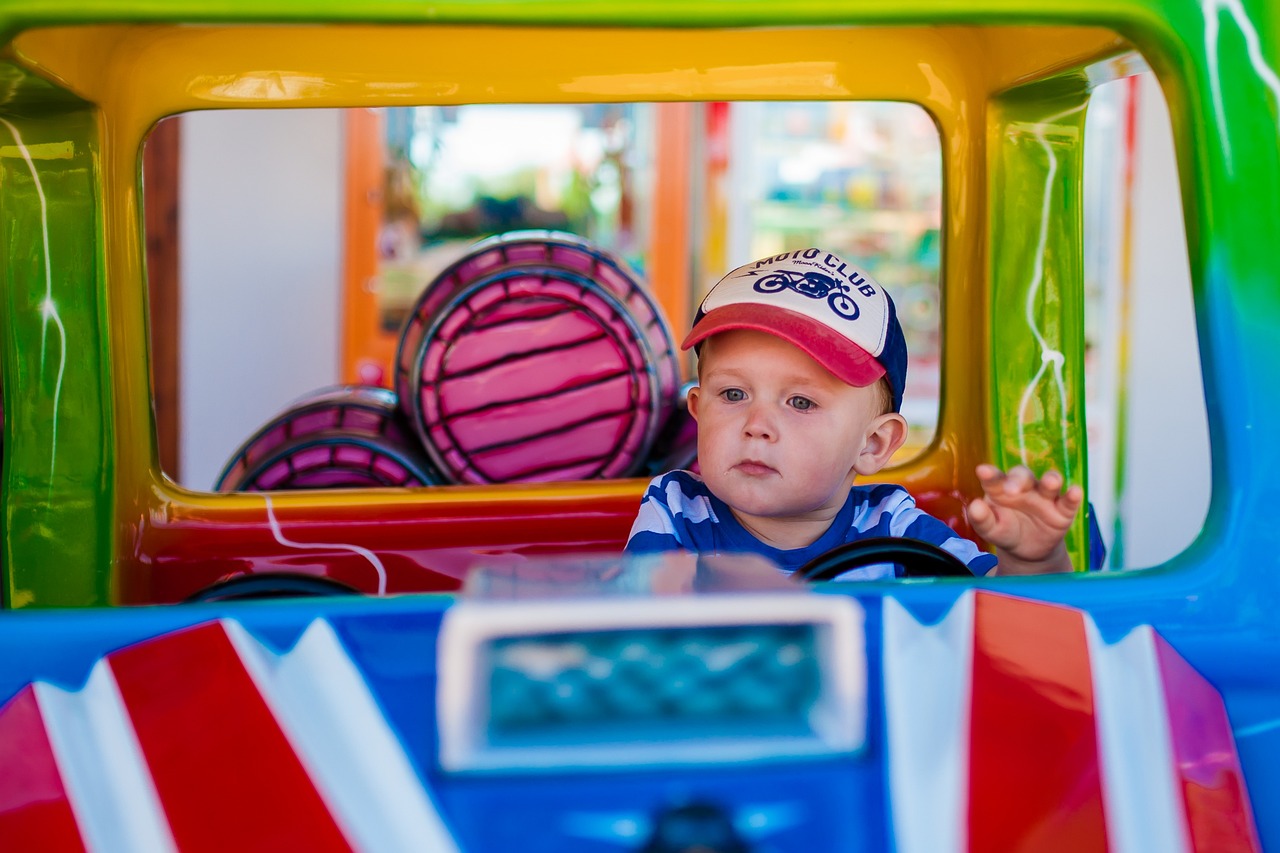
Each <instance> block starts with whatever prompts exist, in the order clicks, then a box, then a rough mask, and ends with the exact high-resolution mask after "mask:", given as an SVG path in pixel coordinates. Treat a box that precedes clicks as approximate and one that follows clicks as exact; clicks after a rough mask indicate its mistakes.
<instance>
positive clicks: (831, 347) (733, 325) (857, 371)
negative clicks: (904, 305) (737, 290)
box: [680, 302, 885, 388]
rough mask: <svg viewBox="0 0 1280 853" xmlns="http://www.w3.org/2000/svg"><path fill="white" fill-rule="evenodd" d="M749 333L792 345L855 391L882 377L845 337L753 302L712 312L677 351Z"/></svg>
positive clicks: (867, 355) (792, 313)
mask: <svg viewBox="0 0 1280 853" xmlns="http://www.w3.org/2000/svg"><path fill="white" fill-rule="evenodd" d="M730 329H753V330H755V331H757V332H765V333H767V334H770V335H774V336H776V337H779V338H782V339H783V340H784V341H787V342H788V343H791V344H795V345H796V346H798V347H799V348H800V349H802V350H804V352H806V353H808V355H809V357H810V358H812V359H813V360H814V361H816V362H818V364H821V365H822V366H823V367H825V368H826V369H827V370H829V371H831V372H832V373H833V374H834V375H835V376H836V378H837V379H840V380H842V381H843V382H846V383H848V384H849V385H853V386H855V387H858V388H863V387H866V386H867V385H874V384H875V383H876V382H877V381H879V379H880V378H881V377H882V376H884V375H885V370H884V366H883V365H882V364H880V362H878V361H876V359H875V358H874V357H873V356H872V355H871V354H870V353H868V352H867V351H866V350H864V349H863V348H862V347H860V346H858V345H857V344H855V343H853V342H852V341H850V340H849V339H848V338H847V337H845V336H844V335H842V334H840V333H839V332H837V331H836V330H835V329H833V328H831V327H830V326H829V325H827V324H826V323H821V322H819V321H817V320H814V319H813V318H811V317H806V316H805V315H803V314H798V313H796V312H795V311H788V310H787V309H786V308H778V307H776V306H772V305H761V304H759V303H753V302H738V303H734V304H732V305H724V306H722V307H720V308H714V309H712V310H711V311H708V312H707V313H706V314H705V315H703V317H702V319H700V320H698V322H697V323H695V324H694V326H693V328H692V329H690V330H689V334H688V336H687V337H686V338H685V339H684V343H682V344H681V345H680V348H681V349H686V350H687V349H689V348H690V347H692V346H695V345H697V344H699V343H701V342H702V341H704V340H706V339H707V338H709V337H711V336H712V335H714V334H716V333H717V332H727V331H729V330H730Z"/></svg>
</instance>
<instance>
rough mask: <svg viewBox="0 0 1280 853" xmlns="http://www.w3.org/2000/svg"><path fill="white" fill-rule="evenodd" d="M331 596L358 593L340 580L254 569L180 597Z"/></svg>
mask: <svg viewBox="0 0 1280 853" xmlns="http://www.w3.org/2000/svg"><path fill="white" fill-rule="evenodd" d="M335 595H362V593H361V592H360V590H358V589H356V588H355V587H353V586H348V585H347V584H345V583H342V582H341V581H336V580H334V579H333V578H327V577H323V576H318V575H303V574H298V573H296V572H254V573H252V574H247V575H237V576H235V577H233V578H227V579H226V580H221V581H218V582H217V583H214V584H210V585H209V586H207V587H205V588H204V589H202V590H199V591H197V592H194V593H192V594H191V595H189V596H187V597H186V598H185V599H183V602H184V603H187V604H196V603H209V602H214V601H243V600H246V599H253V598H320V597H328V596H335Z"/></svg>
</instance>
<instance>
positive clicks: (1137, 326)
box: [1108, 74, 1211, 567]
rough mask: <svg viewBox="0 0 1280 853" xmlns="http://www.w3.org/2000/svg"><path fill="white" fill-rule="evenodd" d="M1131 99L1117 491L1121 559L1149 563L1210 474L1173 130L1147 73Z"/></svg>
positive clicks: (1180, 528) (1181, 525)
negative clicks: (1129, 257) (1128, 260)
mask: <svg viewBox="0 0 1280 853" xmlns="http://www.w3.org/2000/svg"><path fill="white" fill-rule="evenodd" d="M1138 109H1139V114H1138V131H1139V132H1138V136H1137V145H1138V148H1137V155H1136V158H1135V161H1136V171H1135V175H1134V199H1133V205H1134V230H1133V291H1132V294H1133V316H1132V324H1131V325H1130V328H1129V344H1130V348H1129V351H1130V363H1129V374H1128V377H1127V378H1126V379H1125V382H1126V386H1127V388H1126V390H1127V405H1128V415H1129V424H1128V430H1127V434H1126V436H1125V443H1126V447H1127V451H1126V458H1125V465H1126V485H1125V488H1124V489H1123V491H1122V492H1121V493H1120V494H1119V495H1118V496H1117V497H1118V500H1119V506H1120V511H1121V513H1122V515H1123V517H1124V519H1125V523H1124V543H1123V544H1124V562H1125V565H1126V566H1128V567H1144V566H1152V565H1155V564H1157V563H1160V562H1162V561H1164V560H1166V559H1168V558H1169V557H1172V556H1174V555H1175V554H1177V553H1178V552H1180V551H1181V550H1183V549H1184V548H1186V547H1187V546H1188V545H1190V544H1191V541H1192V540H1193V539H1194V538H1195V537H1196V535H1197V534H1198V533H1199V532H1200V528H1201V527H1203V525H1204V518H1205V515H1206V513H1207V512H1208V507H1209V488H1210V482H1211V480H1210V460H1209V429H1208V423H1207V421H1206V416H1205V403H1204V387H1203V383H1202V382H1201V378H1200V354H1199V349H1198V347H1197V346H1196V330H1195V322H1194V313H1193V306H1192V301H1191V280H1190V274H1189V263H1188V260H1187V239H1186V233H1185V229H1184V227H1183V221H1182V200H1181V197H1180V196H1179V185H1178V171H1177V164H1176V162H1175V160H1174V150H1173V135H1172V131H1171V130H1170V125H1169V113H1168V109H1167V107H1166V106H1165V102H1164V98H1163V96H1162V95H1161V93H1160V90H1159V87H1158V86H1157V84H1156V83H1155V81H1154V78H1153V77H1152V76H1151V75H1149V74H1147V75H1143V77H1142V80H1141V84H1140V88H1139V91H1138ZM1184 153H1185V154H1187V156H1191V154H1192V152H1184ZM1109 535H1110V534H1109V532H1108V538H1109Z"/></svg>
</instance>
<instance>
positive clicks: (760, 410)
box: [742, 403, 778, 441]
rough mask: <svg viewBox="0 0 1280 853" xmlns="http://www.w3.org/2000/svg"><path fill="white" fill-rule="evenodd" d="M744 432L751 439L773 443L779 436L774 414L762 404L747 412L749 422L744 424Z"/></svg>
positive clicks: (757, 404) (755, 405)
mask: <svg viewBox="0 0 1280 853" xmlns="http://www.w3.org/2000/svg"><path fill="white" fill-rule="evenodd" d="M742 431H743V432H744V433H745V434H746V435H747V436H748V437H749V438H760V439H764V440H765V441H772V440H773V439H775V438H776V437H777V434H778V431H777V426H776V424H775V423H774V419H773V417H772V413H771V412H770V411H769V409H768V407H767V406H765V405H762V404H760V403H756V404H754V405H752V406H751V408H749V409H748V410H747V420H746V422H745V423H744V424H743V427H742Z"/></svg>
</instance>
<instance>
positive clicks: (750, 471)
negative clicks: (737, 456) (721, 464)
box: [733, 459, 778, 477]
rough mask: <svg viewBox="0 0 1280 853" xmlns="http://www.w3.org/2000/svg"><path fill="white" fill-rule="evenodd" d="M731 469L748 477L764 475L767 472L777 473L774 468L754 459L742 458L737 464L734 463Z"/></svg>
mask: <svg viewBox="0 0 1280 853" xmlns="http://www.w3.org/2000/svg"><path fill="white" fill-rule="evenodd" d="M733 470H735V471H737V472H738V473H740V474H746V475H747V476H748V477H764V476H766V475H768V474H776V473H778V471H777V469H776V468H773V467H771V466H769V465H766V464H764V463H763V462H760V461H759V460H756V459H744V460H742V461H741V462H739V463H738V464H737V465H734V466H733Z"/></svg>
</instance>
